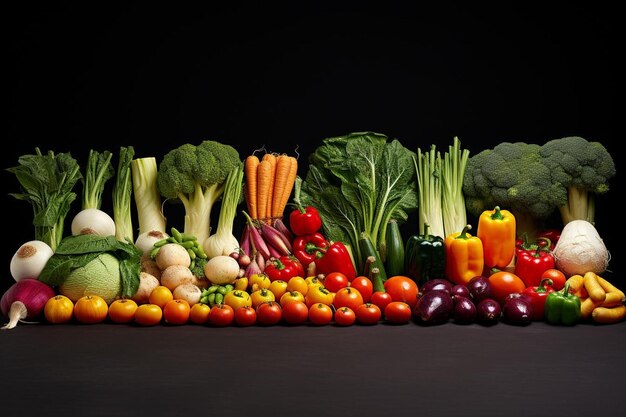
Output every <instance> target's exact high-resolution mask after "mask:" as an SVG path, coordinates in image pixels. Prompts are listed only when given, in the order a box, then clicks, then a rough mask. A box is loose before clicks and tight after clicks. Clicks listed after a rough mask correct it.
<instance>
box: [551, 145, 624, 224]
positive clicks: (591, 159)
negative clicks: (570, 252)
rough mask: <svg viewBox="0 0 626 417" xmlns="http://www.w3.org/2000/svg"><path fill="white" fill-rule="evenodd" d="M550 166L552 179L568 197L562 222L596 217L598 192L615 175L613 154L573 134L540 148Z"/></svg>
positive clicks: (564, 204) (601, 191) (601, 146)
mask: <svg viewBox="0 0 626 417" xmlns="http://www.w3.org/2000/svg"><path fill="white" fill-rule="evenodd" d="M539 154H540V155H541V157H542V159H543V163H544V164H545V165H546V166H547V167H548V169H549V170H550V174H551V176H552V180H553V181H554V182H555V183H558V184H560V185H561V187H563V189H564V190H565V191H566V193H567V199H566V200H565V202H564V203H563V204H561V205H559V210H560V212H561V218H562V219H563V224H567V223H568V222H570V221H572V220H587V221H588V222H591V223H593V221H594V217H595V198H594V195H595V194H603V193H606V192H607V191H608V190H609V184H608V181H609V179H611V178H612V177H613V176H615V163H614V162H613V158H612V157H611V154H609V152H608V151H607V150H606V148H605V147H604V146H603V145H602V144H600V143H598V142H589V141H587V140H586V139H584V138H581V137H579V136H570V137H566V138H561V139H554V140H551V141H549V142H546V144H545V145H543V146H542V147H541V150H540V151H539Z"/></svg>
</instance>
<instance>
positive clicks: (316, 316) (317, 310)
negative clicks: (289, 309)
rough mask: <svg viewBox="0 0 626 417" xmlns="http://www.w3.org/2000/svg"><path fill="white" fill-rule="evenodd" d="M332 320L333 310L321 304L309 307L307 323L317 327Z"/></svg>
mask: <svg viewBox="0 0 626 417" xmlns="http://www.w3.org/2000/svg"><path fill="white" fill-rule="evenodd" d="M332 319H333V310H332V309H331V308H330V306H329V305H327V304H323V303H317V304H313V305H312V306H311V307H309V321H310V322H311V323H313V324H317V325H318V326H322V325H324V324H328V323H330V321H331V320H332Z"/></svg>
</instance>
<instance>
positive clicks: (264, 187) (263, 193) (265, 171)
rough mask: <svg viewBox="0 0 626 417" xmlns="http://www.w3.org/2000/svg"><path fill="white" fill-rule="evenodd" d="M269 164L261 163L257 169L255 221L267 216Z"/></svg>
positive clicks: (266, 162)
mask: <svg viewBox="0 0 626 417" xmlns="http://www.w3.org/2000/svg"><path fill="white" fill-rule="evenodd" d="M271 165H272V164H271V163H270V162H269V161H261V162H260V163H259V166H258V168H257V194H256V196H257V216H258V217H257V219H264V218H265V217H266V216H267V211H266V210H267V197H268V195H269V188H270V177H271V170H272V167H271Z"/></svg>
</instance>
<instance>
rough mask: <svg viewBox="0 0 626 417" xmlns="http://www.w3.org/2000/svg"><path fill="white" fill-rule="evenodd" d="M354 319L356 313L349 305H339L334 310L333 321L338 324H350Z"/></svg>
mask: <svg viewBox="0 0 626 417" xmlns="http://www.w3.org/2000/svg"><path fill="white" fill-rule="evenodd" d="M355 320H356V315H355V314H354V311H352V309H351V308H350V307H341V308H338V309H337V311H335V323H337V325H339V326H350V325H352V324H354V321H355Z"/></svg>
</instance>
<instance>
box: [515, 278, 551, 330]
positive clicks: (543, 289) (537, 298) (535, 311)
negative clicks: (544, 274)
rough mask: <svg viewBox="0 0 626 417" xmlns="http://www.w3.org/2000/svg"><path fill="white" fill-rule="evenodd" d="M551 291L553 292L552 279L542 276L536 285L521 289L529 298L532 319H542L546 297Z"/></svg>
mask: <svg viewBox="0 0 626 417" xmlns="http://www.w3.org/2000/svg"><path fill="white" fill-rule="evenodd" d="M551 292H554V288H552V280H551V279H550V278H543V279H542V280H541V282H540V283H539V286H538V287H528V288H526V289H525V290H524V291H522V293H523V294H525V295H527V296H528V298H529V300H530V307H531V313H532V319H533V320H543V316H544V314H545V306H546V299H547V298H548V294H550V293H551Z"/></svg>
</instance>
